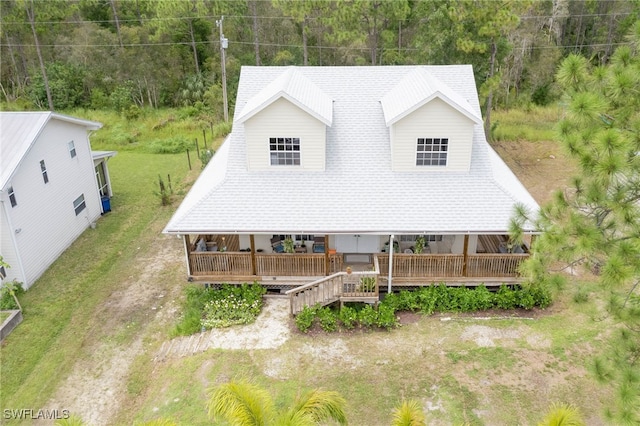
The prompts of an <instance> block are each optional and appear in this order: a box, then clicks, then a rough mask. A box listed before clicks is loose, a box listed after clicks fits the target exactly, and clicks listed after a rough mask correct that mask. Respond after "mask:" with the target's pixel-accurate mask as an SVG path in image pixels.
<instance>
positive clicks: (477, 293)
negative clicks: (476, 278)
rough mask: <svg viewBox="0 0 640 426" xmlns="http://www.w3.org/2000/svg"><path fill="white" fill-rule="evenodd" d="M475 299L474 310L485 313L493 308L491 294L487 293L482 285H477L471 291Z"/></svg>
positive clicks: (486, 289)
mask: <svg viewBox="0 0 640 426" xmlns="http://www.w3.org/2000/svg"><path fill="white" fill-rule="evenodd" d="M473 294H474V299H475V309H476V310H479V311H485V310H487V309H491V308H492V307H493V293H491V292H490V291H489V289H488V288H487V287H485V286H484V284H481V285H479V286H478V287H476V288H475V290H473Z"/></svg>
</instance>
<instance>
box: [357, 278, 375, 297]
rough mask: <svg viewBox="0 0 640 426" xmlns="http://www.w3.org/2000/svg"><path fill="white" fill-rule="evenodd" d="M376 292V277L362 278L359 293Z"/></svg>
mask: <svg viewBox="0 0 640 426" xmlns="http://www.w3.org/2000/svg"><path fill="white" fill-rule="evenodd" d="M375 290H376V277H360V285H359V291H362V292H365V293H371V292H373V291H375Z"/></svg>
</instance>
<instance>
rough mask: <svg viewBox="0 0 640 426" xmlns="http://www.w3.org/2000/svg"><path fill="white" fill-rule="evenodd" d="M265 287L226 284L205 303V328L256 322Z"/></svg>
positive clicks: (203, 321)
mask: <svg viewBox="0 0 640 426" xmlns="http://www.w3.org/2000/svg"><path fill="white" fill-rule="evenodd" d="M265 292H266V290H265V288H264V287H262V286H261V285H259V284H252V285H248V284H246V283H245V284H242V285H241V286H239V287H238V286H232V285H224V286H223V287H222V288H221V289H220V290H217V291H215V292H214V295H213V298H212V300H210V301H208V302H207V303H205V305H204V309H203V319H202V321H201V324H202V327H204V328H220V327H229V326H231V325H238V324H250V323H252V322H254V321H255V320H256V318H257V316H258V315H259V314H260V311H261V310H262V296H263V295H264V293H265Z"/></svg>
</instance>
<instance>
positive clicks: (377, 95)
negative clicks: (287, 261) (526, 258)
mask: <svg viewBox="0 0 640 426" xmlns="http://www.w3.org/2000/svg"><path fill="white" fill-rule="evenodd" d="M416 68H424V69H426V70H427V71H428V72H429V74H430V75H432V76H434V77H435V78H437V79H439V80H441V82H442V84H443V85H446V86H447V87H449V88H450V89H451V90H453V91H455V92H456V93H458V94H459V96H460V98H461V99H465V100H467V101H468V103H469V105H470V108H472V110H473V112H474V113H475V115H476V116H478V117H481V112H480V106H479V102H478V97H477V92H476V86H475V81H474V78H473V71H472V68H471V66H468V65H463V66H460V65H450V66H449V65H448V66H424V67H423V66H387V67H301V68H298V69H297V70H298V72H300V73H302V74H303V75H304V76H305V77H306V78H308V79H309V80H311V81H312V82H313V83H314V84H315V85H316V86H317V87H318V88H319V89H320V90H322V91H323V92H324V93H326V94H327V96H329V97H330V98H331V99H333V100H334V102H333V124H332V126H331V127H329V128H327V145H326V167H325V170H324V171H304V170H300V171H292V170H282V171H278V170H268V171H251V172H250V171H248V170H247V166H246V146H245V137H244V125H243V124H242V123H240V122H238V120H237V118H238V116H239V114H240V111H242V110H243V107H244V106H245V104H246V103H247V101H248V100H249V99H251V98H252V97H253V96H255V95H256V94H257V93H259V92H260V91H261V90H262V89H263V88H264V87H266V86H267V85H268V84H269V83H271V82H272V81H274V80H275V79H276V78H278V76H280V75H281V74H282V72H283V70H285V69H283V68H282V67H243V68H242V72H241V78H240V86H239V88H238V96H237V102H236V120H235V121H234V127H233V131H232V133H231V134H230V135H229V136H228V138H227V139H226V141H225V142H224V144H223V146H222V147H221V148H220V149H219V150H218V152H217V153H216V155H215V156H214V157H213V159H212V160H211V161H210V163H209V165H208V166H207V167H206V168H205V170H204V171H203V172H202V174H201V176H200V177H199V179H198V180H197V182H196V183H195V184H194V186H193V188H192V190H191V191H190V192H189V194H188V195H187V196H186V198H185V200H184V202H183V203H182V204H181V206H180V207H179V208H178V210H177V211H176V212H175V214H174V216H173V217H172V219H171V220H170V222H169V223H168V224H167V226H166V228H165V230H164V232H166V233H265V234H268V233H303V234H307V233H309V234H323V233H375V234H390V233H398V234H418V233H428V234H432V233H504V232H506V231H507V230H508V226H509V220H510V218H511V215H512V213H513V207H514V204H516V203H521V204H524V205H525V206H527V207H528V208H529V209H530V210H533V211H537V209H538V205H537V203H536V202H535V200H534V199H533V198H532V197H531V195H530V194H529V193H528V192H527V190H526V189H525V188H524V186H523V185H522V184H521V183H520V182H519V181H518V179H517V178H516V177H515V175H514V174H513V173H512V172H511V170H510V169H509V168H508V166H507V165H506V164H505V163H504V162H503V160H502V159H501V158H500V157H499V156H498V155H497V154H496V153H495V151H494V150H493V149H492V148H491V147H490V146H489V144H488V143H487V142H486V140H485V137H484V132H483V128H482V124H481V123H476V124H475V125H474V136H473V147H472V159H471V168H470V170H469V171H468V172H442V171H433V172H431V171H419V172H394V171H392V170H391V149H390V138H389V129H388V127H387V125H386V122H385V116H384V112H383V108H382V105H381V102H380V100H381V99H382V98H383V97H384V95H385V94H387V93H388V92H389V91H390V90H391V89H392V88H393V87H394V86H395V84H396V83H397V82H398V81H401V80H402V79H403V78H404V77H406V76H407V74H408V73H411V72H412V71H415V70H416ZM526 230H527V231H532V232H534V231H535V228H534V227H533V225H532V224H527V225H526Z"/></svg>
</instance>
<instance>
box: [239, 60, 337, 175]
mask: <svg viewBox="0 0 640 426" xmlns="http://www.w3.org/2000/svg"><path fill="white" fill-rule="evenodd" d="M332 119H333V101H332V100H331V98H329V97H328V96H327V95H326V94H325V93H324V92H322V91H321V90H320V89H319V88H318V87H317V86H316V85H315V84H313V83H312V82H311V81H310V80H309V79H307V78H306V77H304V76H303V75H302V74H301V73H300V72H299V71H297V70H296V69H295V68H289V69H287V70H286V71H285V72H283V73H282V74H281V75H280V76H279V77H278V78H276V79H275V80H274V81H272V82H271V83H270V84H268V85H267V86H266V87H265V88H264V89H263V90H261V91H260V92H258V93H257V94H256V95H255V96H253V97H251V98H250V99H249V100H248V101H247V103H246V104H245V106H244V108H243V109H242V111H241V112H240V114H239V115H238V116H237V117H236V123H240V124H244V135H245V142H246V150H247V168H248V169H249V170H250V171H257V170H260V171H264V170H274V171H282V170H316V171H322V170H324V169H325V163H326V139H327V138H326V134H327V127H331V124H332Z"/></svg>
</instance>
